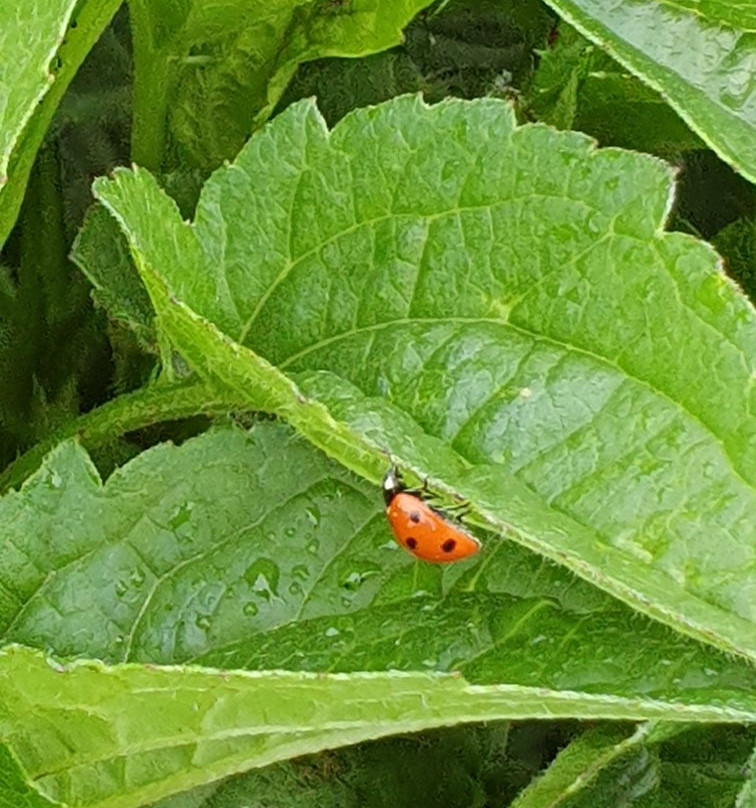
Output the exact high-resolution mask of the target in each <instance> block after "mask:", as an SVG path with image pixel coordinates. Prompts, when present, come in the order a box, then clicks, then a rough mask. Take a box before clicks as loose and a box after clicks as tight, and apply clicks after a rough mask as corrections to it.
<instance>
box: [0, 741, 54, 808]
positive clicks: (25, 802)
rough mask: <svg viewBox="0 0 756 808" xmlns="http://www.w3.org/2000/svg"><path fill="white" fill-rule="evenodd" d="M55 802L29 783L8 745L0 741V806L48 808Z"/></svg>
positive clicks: (9, 807)
mask: <svg viewBox="0 0 756 808" xmlns="http://www.w3.org/2000/svg"><path fill="white" fill-rule="evenodd" d="M57 804H58V803H52V802H50V800H48V799H46V798H45V797H43V796H42V795H41V794H39V792H37V791H36V790H35V789H34V788H32V787H31V786H30V785H29V783H28V782H27V780H26V777H25V774H24V772H23V771H22V770H21V767H20V766H19V765H18V762H17V761H16V760H15V759H14V757H13V755H12V754H11V752H10V750H9V749H8V747H7V746H5V745H4V744H2V743H0V808H49V806H51V805H57Z"/></svg>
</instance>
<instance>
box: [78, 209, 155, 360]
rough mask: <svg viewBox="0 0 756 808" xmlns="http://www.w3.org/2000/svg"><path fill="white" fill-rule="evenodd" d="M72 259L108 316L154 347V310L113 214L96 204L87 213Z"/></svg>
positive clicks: (143, 342)
mask: <svg viewBox="0 0 756 808" xmlns="http://www.w3.org/2000/svg"><path fill="white" fill-rule="evenodd" d="M71 260H72V261H74V262H75V263H76V265H77V266H78V267H79V269H81V271H82V272H83V273H84V274H85V275H86V276H87V278H88V279H89V282H90V283H91V284H92V286H93V287H94V291H93V293H92V294H93V297H94V299H95V300H96V301H97V303H98V304H99V305H100V306H102V307H103V308H105V309H106V310H107V312H108V314H109V315H110V317H112V318H114V319H116V320H120V321H122V322H123V323H125V324H127V325H128V327H129V328H130V329H131V330H132V331H133V332H134V333H135V334H136V336H137V337H138V338H139V341H140V342H141V344H142V345H144V346H146V347H147V348H149V349H151V350H154V346H155V344H156V342H157V337H156V335H155V326H154V319H155V312H154V311H153V309H152V304H151V303H150V298H149V295H148V294H147V292H146V290H145V288H144V284H143V283H142V280H141V278H140V277H139V274H138V273H137V271H136V269H135V268H134V265H133V263H132V262H131V261H130V259H129V252H128V244H127V243H126V239H125V237H124V236H123V233H122V232H121V231H120V230H119V229H118V227H117V225H116V223H115V222H114V221H113V217H112V216H110V215H109V214H108V213H107V211H105V210H104V209H103V208H102V206H100V205H97V206H95V207H94V208H92V210H91V211H90V213H89V214H88V215H87V218H86V220H85V221H84V224H83V225H82V228H81V230H80V231H79V234H78V236H77V237H76V241H75V242H74V244H73V247H72V249H71Z"/></svg>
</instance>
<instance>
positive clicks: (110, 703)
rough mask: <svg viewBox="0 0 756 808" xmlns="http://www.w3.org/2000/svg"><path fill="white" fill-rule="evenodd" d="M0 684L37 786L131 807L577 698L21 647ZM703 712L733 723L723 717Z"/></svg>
mask: <svg viewBox="0 0 756 808" xmlns="http://www.w3.org/2000/svg"><path fill="white" fill-rule="evenodd" d="M0 685H1V686H0V736H2V737H4V738H5V739H6V743H7V744H8V745H9V747H10V748H11V749H13V751H14V753H15V755H16V756H17V757H18V758H19V759H20V761H21V763H22V765H23V767H24V769H25V770H26V772H27V776H28V777H29V778H30V779H31V780H32V781H33V782H34V784H35V786H36V787H37V788H38V789H39V790H41V791H42V792H43V793H44V794H45V795H48V796H50V797H51V798H52V799H56V800H60V801H63V802H64V803H65V804H66V805H69V806H72V807H73V806H76V807H77V808H79V807H81V808H84V806H91V808H95V807H96V808H129V807H130V806H138V805H143V804H144V803H146V802H149V801H152V800H155V799H160V798H161V797H163V796H166V795H168V794H171V793H175V792H176V791H180V790H185V789H188V788H191V787H193V786H197V785H202V784H204V783H207V782H208V781H210V780H212V779H217V778H220V777H222V776H224V775H228V774H231V773H234V772H237V771H239V770H240V769H244V768H250V767H253V766H263V765H266V764H268V763H271V762H274V761H276V760H280V759H283V758H288V757H295V756H297V755H301V754H304V753H307V752H312V751H315V750H318V749H323V748H328V747H332V746H339V745H345V744H349V743H355V742H357V741H361V740H366V739H368V738H378V737H381V736H382V735H386V734H389V733H396V732H411V731H413V730H417V729H419V728H421V727H429V726H440V725H444V724H449V723H452V722H453V721H454V720H455V719H456V720H457V721H476V720H488V719H493V718H501V717H509V716H511V717H522V716H525V715H532V714H536V715H539V716H541V717H543V718H547V717H548V718H554V717H558V716H560V715H564V714H569V713H570V711H571V709H573V708H574V706H575V705H576V704H577V703H578V700H577V699H576V697H575V696H574V695H573V694H552V693H549V692H547V691H543V690H526V689H521V688H516V687H508V686H501V687H472V686H470V685H468V684H467V683H466V682H465V681H464V679H461V678H459V677H454V676H449V675H446V676H440V675H434V674H430V673H400V672H392V673H384V674H376V673H364V674H355V675H351V676H342V675H331V676H329V675H323V674H317V675H316V674H309V675H308V674H301V673H300V674H297V673H287V672H283V671H274V672H263V673H245V672H235V673H232V672H228V671H222V672H221V671H214V670H205V669H200V668H197V669H189V668H185V669H180V668H160V667H155V666H141V665H117V666H114V667H107V666H105V665H102V664H101V663H95V662H89V661H86V660H82V661H80V662H74V663H72V664H69V665H60V664H56V663H55V662H53V661H51V660H46V659H45V658H44V657H43V656H42V655H41V654H39V653H35V652H32V651H30V650H28V649H23V648H20V647H9V648H7V649H5V651H4V652H0ZM596 702H597V703H596V706H597V710H596V713H597V715H604V716H607V717H629V716H633V715H637V714H638V713H639V712H645V710H643V709H642V708H640V707H639V705H638V704H637V703H634V702H624V701H622V700H612V701H611V702H605V703H603V704H600V700H596ZM648 710H649V712H653V713H656V714H657V715H664V714H668V713H670V712H672V711H674V710H673V708H670V705H664V704H661V703H657V704H655V705H651V704H650V703H649V707H648ZM678 715H679V717H680V718H683V717H684V716H685V715H686V711H685V710H679V709H678ZM698 715H699V716H700V718H701V719H702V720H706V719H707V718H708V719H709V720H723V719H724V720H727V718H726V712H725V711H723V710H722V709H717V708H712V709H709V710H700V711H699V712H698ZM745 717H746V716H745V715H741V716H740V718H741V719H742V718H745ZM750 718H751V719H752V718H753V713H751V714H750Z"/></svg>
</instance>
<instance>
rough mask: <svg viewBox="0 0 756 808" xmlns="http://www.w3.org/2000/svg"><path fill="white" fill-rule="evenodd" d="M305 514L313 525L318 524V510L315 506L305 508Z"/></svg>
mask: <svg viewBox="0 0 756 808" xmlns="http://www.w3.org/2000/svg"><path fill="white" fill-rule="evenodd" d="M305 514H306V516H307V519H308V521H309V522H310V524H311V525H312V526H313V527H317V526H318V525H319V524H320V511H319V510H318V509H317V508H315V507H313V508H305Z"/></svg>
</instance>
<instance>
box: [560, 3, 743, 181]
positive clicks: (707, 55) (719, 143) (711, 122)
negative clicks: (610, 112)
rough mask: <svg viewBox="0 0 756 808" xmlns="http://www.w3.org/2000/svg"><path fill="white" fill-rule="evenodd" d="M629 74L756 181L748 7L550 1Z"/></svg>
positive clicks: (732, 4)
mask: <svg viewBox="0 0 756 808" xmlns="http://www.w3.org/2000/svg"><path fill="white" fill-rule="evenodd" d="M547 2H548V4H549V5H550V6H551V7H552V8H554V9H556V11H558V12H559V14H560V15H562V16H563V17H565V18H566V19H568V20H569V21H570V22H571V23H572V24H573V25H575V27H576V28H578V29H579V30H580V31H581V33H583V34H585V35H586V36H587V37H589V38H591V39H592V40H593V41H594V42H596V43H598V44H599V45H601V46H602V47H606V48H608V50H609V51H610V53H611V54H612V55H613V56H614V57H615V58H616V59H617V60H618V61H619V62H621V63H622V64H623V65H624V66H625V67H626V68H627V69H628V70H630V71H632V72H633V73H634V74H635V75H637V76H640V77H641V78H642V79H643V80H644V81H645V82H646V83H647V84H649V85H650V86H651V87H653V88H654V89H655V90H658V91H660V92H662V93H663V94H664V97H665V98H666V99H667V100H668V102H669V103H670V104H671V106H672V107H673V108H674V109H675V110H676V111H677V113H678V114H679V115H680V117H682V118H683V120H684V121H685V122H686V123H687V124H688V125H689V126H690V127H691V129H693V131H694V132H696V133H697V134H699V135H700V136H701V138H702V139H703V140H704V142H706V143H708V144H709V145H710V146H711V147H712V148H713V149H714V150H715V151H716V152H717V153H718V154H719V155H720V156H721V157H722V159H724V160H726V161H727V162H728V163H730V165H732V166H733V167H734V168H735V169H736V170H737V171H740V172H741V173H742V174H743V175H744V176H745V177H748V178H749V179H750V180H751V181H756V103H754V101H755V99H756V96H754V88H753V65H754V58H756V45H755V44H754V38H753V30H754V27H756V14H754V7H753V5H752V4H750V3H730V2H728V0H712V2H709V3H698V2H693V1H692V0H675V2H664V3H661V2H646V0H628V1H627V2H622V3H616V2H614V0H547Z"/></svg>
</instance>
